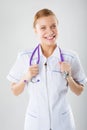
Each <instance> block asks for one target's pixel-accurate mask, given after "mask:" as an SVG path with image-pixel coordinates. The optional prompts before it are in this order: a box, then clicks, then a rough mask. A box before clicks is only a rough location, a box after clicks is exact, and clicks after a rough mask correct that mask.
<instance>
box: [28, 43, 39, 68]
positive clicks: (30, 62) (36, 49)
mask: <svg viewBox="0 0 87 130" xmlns="http://www.w3.org/2000/svg"><path fill="white" fill-rule="evenodd" d="M36 51H38V52H37V54H38V60H37V64H39V61H40V52H39V44H38V46H36V48H35V49H34V51H33V52H32V55H31V57H30V61H29V65H30V66H31V65H32V59H33V57H34V54H35V53H36Z"/></svg>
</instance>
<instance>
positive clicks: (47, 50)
mask: <svg viewBox="0 0 87 130" xmlns="http://www.w3.org/2000/svg"><path fill="white" fill-rule="evenodd" d="M56 46H57V45H56V44H54V45H52V46H49V45H48V46H47V45H44V44H41V49H42V53H43V55H44V56H45V57H46V58H48V57H49V56H51V55H52V53H53V51H54V50H55V48H56Z"/></svg>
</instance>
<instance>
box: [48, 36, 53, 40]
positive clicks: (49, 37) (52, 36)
mask: <svg viewBox="0 0 87 130" xmlns="http://www.w3.org/2000/svg"><path fill="white" fill-rule="evenodd" d="M54 37H55V36H52V37H47V39H48V40H50V39H53V38H54Z"/></svg>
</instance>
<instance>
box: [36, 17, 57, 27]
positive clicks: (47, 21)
mask: <svg viewBox="0 0 87 130" xmlns="http://www.w3.org/2000/svg"><path fill="white" fill-rule="evenodd" d="M48 24H49V25H51V24H57V19H56V17H55V16H53V15H50V16H44V17H41V18H38V19H37V21H36V26H37V25H40V26H42V25H48Z"/></svg>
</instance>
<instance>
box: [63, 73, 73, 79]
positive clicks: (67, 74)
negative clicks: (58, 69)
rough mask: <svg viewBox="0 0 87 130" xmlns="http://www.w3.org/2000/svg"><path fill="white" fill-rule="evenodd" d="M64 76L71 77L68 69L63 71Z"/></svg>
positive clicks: (65, 77)
mask: <svg viewBox="0 0 87 130" xmlns="http://www.w3.org/2000/svg"><path fill="white" fill-rule="evenodd" d="M62 76H63V78H64V79H66V80H67V79H68V78H70V77H71V74H70V73H69V72H68V71H64V72H62Z"/></svg>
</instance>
